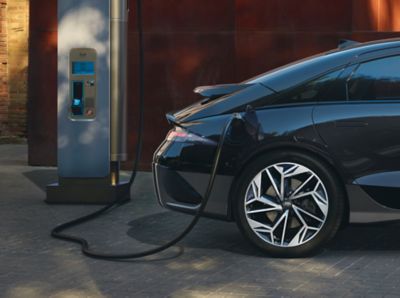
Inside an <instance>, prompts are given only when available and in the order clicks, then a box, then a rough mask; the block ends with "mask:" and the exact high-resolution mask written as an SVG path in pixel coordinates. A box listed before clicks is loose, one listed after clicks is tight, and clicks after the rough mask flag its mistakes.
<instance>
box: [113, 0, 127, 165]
mask: <svg viewBox="0 0 400 298" xmlns="http://www.w3.org/2000/svg"><path fill="white" fill-rule="evenodd" d="M127 23H128V9H127V0H111V25H110V26H111V161H123V160H126V158H127V154H126V110H127V108H126V106H127V98H126V97H127V96H126V94H127V92H126V83H127V80H126V74H127V71H126V69H127Z"/></svg>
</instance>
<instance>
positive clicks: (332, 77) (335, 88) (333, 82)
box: [279, 69, 346, 104]
mask: <svg viewBox="0 0 400 298" xmlns="http://www.w3.org/2000/svg"><path fill="white" fill-rule="evenodd" d="M342 71H343V69H340V70H337V71H333V72H331V73H328V74H325V75H323V76H321V77H319V78H318V79H315V80H312V81H310V82H308V83H306V84H304V85H302V86H300V87H297V88H294V89H293V90H290V91H289V92H287V94H285V95H282V96H281V97H282V98H281V99H280V102H279V103H280V104H285V103H306V102H318V101H342V100H346V88H345V83H344V81H343V80H339V78H338V77H339V75H340V73H341V72H342Z"/></svg>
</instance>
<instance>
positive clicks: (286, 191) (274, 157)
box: [235, 151, 344, 257]
mask: <svg viewBox="0 0 400 298" xmlns="http://www.w3.org/2000/svg"><path fill="white" fill-rule="evenodd" d="M238 182H239V184H238V191H237V192H236V193H237V196H236V198H235V212H236V221H237V223H238V226H239V228H240V229H241V231H242V232H243V233H244V235H245V236H246V237H247V238H248V239H249V240H250V241H251V242H252V243H254V244H255V245H256V246H258V247H259V248H261V249H262V250H264V251H265V252H267V253H268V254H270V255H272V256H279V257H301V256H306V255H310V254H312V253H315V252H316V251H317V250H318V249H320V248H322V246H323V245H324V244H326V242H328V241H329V240H330V239H332V238H333V236H334V235H335V234H336V232H337V230H338V228H339V227H340V224H341V222H342V217H343V211H344V194H343V190H342V187H341V185H340V183H339V182H338V180H337V178H336V176H335V175H334V173H332V172H331V171H330V170H329V169H328V167H327V165H325V164H324V163H323V162H321V161H320V160H319V159H317V158H314V157H312V156H311V155H308V154H304V153H300V152H296V151H282V152H271V153H269V154H267V155H264V156H261V157H259V158H257V159H255V160H254V161H252V162H251V163H250V164H249V165H248V166H247V167H246V168H245V170H244V172H243V174H242V175H241V176H240V178H239V181H238Z"/></svg>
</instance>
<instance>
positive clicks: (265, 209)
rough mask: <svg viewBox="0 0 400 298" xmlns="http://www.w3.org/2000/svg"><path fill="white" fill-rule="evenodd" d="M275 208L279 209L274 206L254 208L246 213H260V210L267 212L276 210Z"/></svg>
mask: <svg viewBox="0 0 400 298" xmlns="http://www.w3.org/2000/svg"><path fill="white" fill-rule="evenodd" d="M276 210H279V209H278V208H276V207H271V208H264V209H255V210H250V211H247V214H253V213H260V212H269V211H276Z"/></svg>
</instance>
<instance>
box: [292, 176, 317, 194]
mask: <svg viewBox="0 0 400 298" xmlns="http://www.w3.org/2000/svg"><path fill="white" fill-rule="evenodd" d="M313 178H314V175H310V177H308V178H307V180H306V181H304V182H303V183H302V184H300V186H299V187H297V188H296V189H295V190H294V192H293V193H292V194H291V195H290V199H293V197H295V196H296V195H297V194H298V193H299V191H300V190H302V189H303V187H304V186H305V185H307V183H308V182H310V180H311V179H313Z"/></svg>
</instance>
